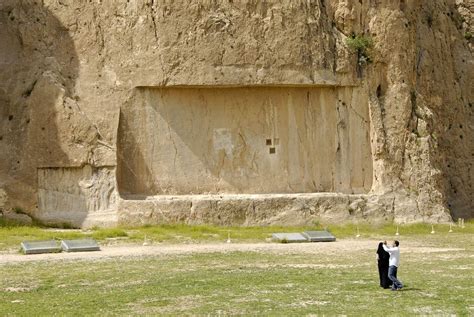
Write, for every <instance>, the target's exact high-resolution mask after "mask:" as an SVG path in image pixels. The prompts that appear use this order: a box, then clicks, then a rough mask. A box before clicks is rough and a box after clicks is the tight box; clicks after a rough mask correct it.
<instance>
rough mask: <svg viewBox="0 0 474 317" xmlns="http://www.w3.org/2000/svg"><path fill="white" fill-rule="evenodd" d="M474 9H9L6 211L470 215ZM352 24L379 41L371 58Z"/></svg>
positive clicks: (449, 1) (50, 2)
mask: <svg viewBox="0 0 474 317" xmlns="http://www.w3.org/2000/svg"><path fill="white" fill-rule="evenodd" d="M473 10H474V9H473V5H472V1H467V0H442V1H431V0H420V1H412V0H396V1H393V0H380V1H369V0H363V1H359V0H325V1H319V0H310V1H303V0H295V1H293V0H292V1H276V0H266V1H250V0H234V1H207V0H196V1H184V0H176V1H149V0H130V1H125V0H123V1H122V0H120V1H105V0H104V1H85V0H80V1H73V0H64V1H55V0H44V1H34V0H23V1H17V0H3V1H1V2H0V189H2V190H4V192H5V194H6V195H5V196H6V198H5V199H3V200H4V203H3V205H4V206H3V207H0V208H3V209H4V210H10V209H12V208H13V207H20V208H22V210H24V211H26V212H28V213H29V214H31V215H32V216H34V217H36V218H38V219H40V220H41V219H42V220H43V221H47V222H51V221H53V222H54V221H57V222H64V221H69V222H71V223H73V224H74V225H77V226H93V225H96V224H97V225H115V224H116V223H125V222H126V223H133V224H144V223H166V222H188V223H207V222H212V223H217V224H225V225H227V224H240V225H251V224H262V225H264V224H276V223H278V224H292V223H293V224H295V223H298V224H303V223H311V222H312V221H327V222H340V221H369V222H383V221H396V222H417V221H429V222H430V221H432V222H439V221H448V220H450V219H451V215H452V216H453V217H455V218H456V217H464V218H469V217H472V216H473V211H474V195H472V193H473V192H474V166H473V164H474V156H473V155H474V110H473V106H472V103H473V95H472V93H473V91H472V84H471V83H472V77H473V73H474V68H473V58H472V48H473V39H472V37H471V39H469V37H468V36H467V35H468V34H467V33H468V32H470V34H474V32H473V29H472V28H473V23H472V21H473V15H474V14H473ZM352 32H354V33H356V34H361V33H365V34H366V35H367V36H370V37H371V38H372V39H373V43H374V47H373V49H372V50H370V57H371V60H372V62H371V63H369V64H367V65H362V66H360V65H358V61H357V56H356V54H354V53H353V52H352V51H351V50H350V49H349V48H348V47H347V45H346V43H345V39H346V38H347V37H348V36H350V35H351V33H352ZM204 90H205V92H202V91H204ZM200 91H201V92H202V93H199V92H200ZM305 93H309V101H308V99H305V98H304V97H303V96H304V94H305ZM200 94H201V95H200ZM289 96H291V100H292V101H291V102H290V98H289ZM316 96H320V97H319V98H316ZM321 96H322V97H321ZM316 99H318V100H319V102H314V100H316ZM339 100H341V102H339ZM270 103H271V104H273V106H268V105H269V104H270ZM342 103H345V105H344V104H342ZM179 107H185V108H179ZM153 109H155V110H156V111H155V112H151V113H150V112H148V113H147V112H146V111H149V110H153ZM184 109H186V110H184ZM189 109H193V110H192V111H191V112H189V111H188V110H189ZM258 109H261V112H259V111H258ZM272 109H276V110H275V111H276V112H272V111H273V110H272ZM295 109H297V110H295ZM322 109H325V112H324V113H322V111H321V110H322ZM145 110H146V111H145ZM326 110H327V111H326ZM334 110H336V111H334ZM272 113H278V114H279V116H278V118H279V120H280V121H278V120H277V121H273V122H277V123H278V129H279V130H278V129H277V130H271V129H270V127H272V123H271V122H272V120H273V119H271V118H272ZM147 114H149V115H147ZM280 114H281V115H280ZM283 114H284V115H283ZM290 114H293V115H294V116H293V117H292V116H291V115H290ZM234 118H235V120H234ZM292 118H293V119H292ZM147 120H148V121H147ZM292 120H293V121H292ZM124 123H127V124H129V126H125V125H124ZM167 125H169V130H168V131H167V130H166V129H167V128H168V126H167ZM218 129H222V130H218ZM344 129H346V130H344ZM274 131H278V132H279V133H278V136H277V135H276V134H273V132H274ZM281 131H284V132H281ZM270 132H272V133H270ZM239 133H240V134H242V136H243V137H244V140H245V144H247V145H248V147H247V148H245V146H244V145H245V144H244V143H243V142H241V141H239V139H238V136H239ZM322 134H324V135H325V136H324V138H323V137H319V136H320V135H322ZM168 135H169V136H171V137H170V138H167V136H168ZM311 135H313V136H314V137H310V136H311ZM132 136H138V137H139V139H140V142H138V143H137V142H135V143H136V144H134V143H133V142H131V141H130V138H131V137H132ZM181 137H182V138H181ZM193 138H195V139H196V141H197V142H193ZM267 138H269V139H274V138H279V141H280V142H281V143H280V145H279V146H280V149H278V148H277V147H276V150H277V152H276V155H274V156H270V153H266V152H265V151H266V150H269V149H267V148H266V145H263V146H262V143H261V142H262V140H263V141H264V140H266V139H267ZM205 139H207V143H206V144H205V145H203V140H205ZM226 140H227V141H226ZM229 140H230V141H229ZM295 140H298V142H295ZM173 142H174V143H175V144H176V145H177V147H176V149H175V148H174V147H173V145H172V144H173ZM229 144H230V145H232V146H230V145H229ZM295 144H298V146H297V147H295ZM219 146H221V147H220V148H219ZM292 146H293V147H292ZM334 147H335V149H334ZM331 148H332V150H331ZM338 149H339V151H340V156H337V154H335V153H337V150H338ZM176 150H177V151H176ZM176 153H177V156H176V160H175V154H176ZM252 154H256V156H255V157H256V158H257V159H258V161H259V163H260V164H259V165H258V168H255V167H254V165H253V164H251V163H252ZM267 154H268V155H267ZM278 155H280V157H279V158H278V159H277V160H276V165H275V166H274V168H270V165H271V164H269V163H271V162H272V161H271V160H272V159H274V158H275V157H276V156H278ZM222 157H224V159H223V160H222ZM230 157H232V159H229V158H230ZM219 158H220V159H221V160H219ZM140 160H142V161H140ZM175 162H176V164H177V165H176V166H175V165H174V163H175ZM218 162H223V164H222V165H219V164H218ZM127 164H128V165H129V166H128V167H126V165H127ZM125 169H128V170H125ZM89 170H90V171H96V172H97V174H94V173H95V172H94V173H93V172H90V173H89V172H88V171H89ZM54 171H56V172H57V171H61V172H58V173H56V172H54ZM101 171H102V172H101ZM105 171H107V173H103V172H105ZM216 172H217V173H216ZM105 174H107V175H105ZM93 175H98V177H97V178H95V176H93ZM100 175H103V176H104V177H102V176H100ZM116 175H117V177H115V176H116ZM105 176H106V177H105ZM81 182H92V183H94V184H93V185H92V186H91V187H89V188H92V189H93V191H92V192H91V191H90V190H89V189H87V186H85V187H84V186H82V187H81V185H80V183H81ZM82 184H84V183H82ZM322 192H324V193H322ZM208 194H214V195H211V196H212V198H209V197H210V196H209V195H208ZM215 195H217V196H215ZM219 195H221V196H219ZM235 195H240V196H235ZM295 195H296V196H295ZM298 195H303V196H301V197H300V196H298ZM305 195H307V196H305ZM104 197H105V198H104ZM170 197H174V198H170Z"/></svg>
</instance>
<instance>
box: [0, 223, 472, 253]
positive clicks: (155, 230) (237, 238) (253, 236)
mask: <svg viewBox="0 0 474 317" xmlns="http://www.w3.org/2000/svg"><path fill="white" fill-rule="evenodd" d="M357 228H359V233H360V235H361V237H362V238H375V239H393V238H396V236H395V232H396V230H397V226H396V225H393V224H390V225H380V226H376V225H369V224H360V225H355V224H346V225H339V226H337V225H324V224H315V225H309V226H301V227H282V226H268V227H219V226H212V225H199V226H190V225H184V224H176V225H160V226H143V227H121V228H103V229H101V228H92V229H91V230H77V229H76V230H54V229H48V228H44V227H39V226H21V225H18V224H15V223H7V222H5V221H3V222H0V250H8V249H15V250H16V249H17V248H18V247H19V245H20V243H21V242H22V241H26V240H49V239H56V240H61V239H80V238H84V237H92V238H94V239H96V240H98V241H99V242H104V241H106V240H107V239H110V238H126V239H127V241H128V243H130V242H132V243H137V244H138V243H141V242H143V241H144V239H145V237H146V238H147V239H148V240H152V241H153V242H166V243H184V242H185V243H188V242H193V243H209V242H224V241H226V240H227V238H228V237H229V236H230V239H231V240H232V242H234V243H240V242H245V243H249V242H264V241H266V240H267V239H269V238H271V235H272V233H275V232H303V231H306V230H324V229H327V230H329V231H331V233H332V234H334V235H335V236H336V238H337V239H341V238H348V237H355V236H356V234H357ZM434 228H435V231H436V232H437V234H448V231H449V228H450V227H449V225H435V227H434ZM453 231H454V234H456V233H474V222H473V221H470V222H466V224H465V228H464V229H461V228H459V227H457V226H453ZM430 232H431V225H430V224H411V225H399V233H400V238H402V237H405V236H413V235H415V236H416V235H425V234H427V233H430Z"/></svg>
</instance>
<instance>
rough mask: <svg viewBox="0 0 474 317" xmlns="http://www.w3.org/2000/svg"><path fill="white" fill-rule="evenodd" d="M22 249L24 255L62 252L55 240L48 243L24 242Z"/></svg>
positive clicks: (47, 241)
mask: <svg viewBox="0 0 474 317" xmlns="http://www.w3.org/2000/svg"><path fill="white" fill-rule="evenodd" d="M21 249H22V251H23V253H24V254H41V253H56V252H61V248H60V247H59V245H58V242H56V241H55V240H46V241H23V242H22V243H21Z"/></svg>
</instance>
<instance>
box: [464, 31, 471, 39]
mask: <svg viewBox="0 0 474 317" xmlns="http://www.w3.org/2000/svg"><path fill="white" fill-rule="evenodd" d="M464 38H465V39H466V40H468V41H469V40H470V39H471V38H472V33H471V32H469V31H467V32H466V33H464Z"/></svg>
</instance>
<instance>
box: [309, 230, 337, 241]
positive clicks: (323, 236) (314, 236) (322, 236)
mask: <svg viewBox="0 0 474 317" xmlns="http://www.w3.org/2000/svg"><path fill="white" fill-rule="evenodd" d="M302 235H303V236H304V237H305V238H306V239H308V241H310V242H333V241H336V237H335V236H333V235H332V234H331V233H330V232H328V231H305V232H303V233H302Z"/></svg>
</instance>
